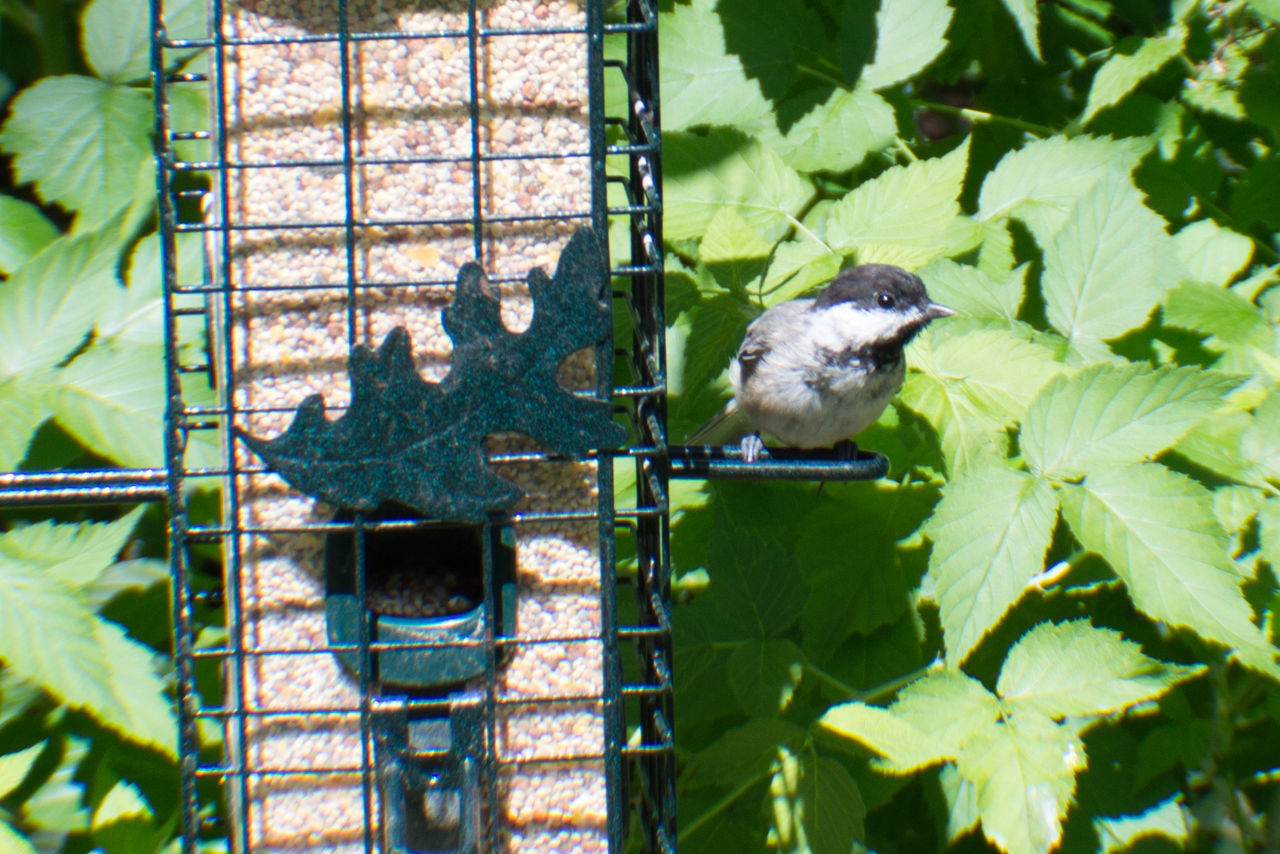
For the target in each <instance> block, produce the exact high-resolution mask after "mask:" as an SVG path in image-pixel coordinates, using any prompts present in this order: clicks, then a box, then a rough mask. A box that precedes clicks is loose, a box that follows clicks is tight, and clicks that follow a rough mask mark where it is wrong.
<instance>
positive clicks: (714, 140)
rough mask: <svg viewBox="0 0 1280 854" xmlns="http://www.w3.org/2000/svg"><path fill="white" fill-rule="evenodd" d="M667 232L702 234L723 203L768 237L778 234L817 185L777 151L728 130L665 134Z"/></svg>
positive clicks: (687, 235)
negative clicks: (705, 133) (784, 159)
mask: <svg viewBox="0 0 1280 854" xmlns="http://www.w3.org/2000/svg"><path fill="white" fill-rule="evenodd" d="M664 149H665V154H666V172H665V175H664V184H665V190H666V199H665V204H664V220H663V226H664V232H665V235H666V237H667V239H668V240H684V239H687V238H693V237H701V236H702V234H703V232H705V231H706V230H707V227H708V226H709V225H710V224H711V220H712V219H713V218H714V217H715V215H716V213H717V212H719V211H720V210H721V209H722V208H725V207H729V208H732V209H733V210H734V211H735V212H736V213H737V214H738V215H739V216H741V217H742V219H743V220H744V221H746V223H747V224H748V225H749V226H750V227H751V228H752V229H753V230H754V231H755V232H756V233H757V234H759V235H761V236H763V237H764V238H765V239H766V240H769V241H775V240H778V239H779V238H781V237H782V236H783V234H785V233H786V231H787V229H789V228H790V227H791V222H792V220H793V218H794V217H795V216H796V215H797V214H799V213H800V210H801V209H802V208H803V207H804V206H805V204H806V203H808V201H809V199H810V198H812V197H813V187H812V186H811V185H810V184H809V182H808V181H806V180H804V179H803V178H801V177H800V175H799V174H797V173H796V171H795V170H794V169H792V168H791V167H790V166H788V165H787V164H786V163H784V162H782V158H780V157H779V156H778V155H777V154H775V153H774V152H772V151H770V150H768V149H766V148H764V147H763V146H761V145H760V144H759V143H758V142H755V141H754V140H747V139H745V138H744V137H742V136H740V135H738V134H735V133H732V132H727V131H713V132H712V133H710V134H709V135H707V136H705V137H701V136H693V135H690V134H670V135H668V136H666V138H665V139H664Z"/></svg>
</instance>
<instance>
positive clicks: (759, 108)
mask: <svg viewBox="0 0 1280 854" xmlns="http://www.w3.org/2000/svg"><path fill="white" fill-rule="evenodd" d="M715 5H716V4H715V2H714V0H694V2H692V3H690V4H688V5H678V6H676V7H675V8H674V9H673V10H672V11H671V12H670V13H664V14H662V15H659V16H658V38H659V40H660V41H661V42H662V69H661V70H662V75H661V77H662V79H661V87H662V91H663V93H664V95H663V99H662V125H663V129H664V130H666V131H675V130H683V129H685V128H691V127H697V126H699V125H748V126H749V125H753V124H755V123H758V122H759V121H760V120H761V119H765V118H769V117H770V114H771V112H772V110H771V109H770V106H769V102H768V101H767V100H766V99H765V97H764V95H763V93H761V91H760V84H759V83H757V82H756V81H755V80H752V79H750V78H748V77H747V73H746V70H745V69H744V68H743V65H742V60H741V59H740V58H739V57H738V56H737V55H736V54H734V53H731V52H730V51H729V50H728V49H727V47H726V45H725V34H724V27H723V25H722V24H721V21H720V16H719V15H717V14H716V11H715ZM667 236H668V237H671V235H667ZM673 239H678V238H673Z"/></svg>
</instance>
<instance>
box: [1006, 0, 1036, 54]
mask: <svg viewBox="0 0 1280 854" xmlns="http://www.w3.org/2000/svg"><path fill="white" fill-rule="evenodd" d="M1003 2H1004V7H1005V8H1006V9H1008V10H1009V14H1010V15H1013V20H1014V21H1015V22H1017V24H1018V30H1019V31H1020V32H1021V33H1022V40H1023V41H1025V42H1026V43H1027V50H1029V51H1031V55H1032V56H1034V57H1035V58H1036V59H1040V39H1039V36H1037V34H1036V29H1037V27H1038V26H1039V24H1040V20H1039V17H1038V12H1037V11H1036V0H1003Z"/></svg>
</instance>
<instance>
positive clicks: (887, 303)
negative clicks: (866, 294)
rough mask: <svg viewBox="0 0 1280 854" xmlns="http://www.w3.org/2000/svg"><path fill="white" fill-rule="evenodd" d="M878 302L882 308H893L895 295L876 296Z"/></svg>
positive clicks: (881, 294)
mask: <svg viewBox="0 0 1280 854" xmlns="http://www.w3.org/2000/svg"><path fill="white" fill-rule="evenodd" d="M876 302H877V303H879V305H880V307H881V308H893V305H894V299H893V294H886V293H878V294H876Z"/></svg>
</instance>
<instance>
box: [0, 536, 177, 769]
mask: <svg viewBox="0 0 1280 854" xmlns="http://www.w3.org/2000/svg"><path fill="white" fill-rule="evenodd" d="M0 658H3V659H4V661H5V662H6V663H7V664H8V666H10V667H12V668H13V669H14V671H15V672H17V673H18V675H20V676H22V677H24V678H26V679H30V680H32V681H34V682H38V683H39V684H40V685H42V686H44V688H45V689H46V690H48V691H49V692H50V693H52V694H53V695H54V696H56V697H58V698H59V699H61V700H63V701H64V702H66V703H67V704H69V705H71V706H75V707H77V708H82V709H84V710H85V711H87V712H88V713H89V714H91V715H93V716H94V717H95V718H97V719H98V720H99V721H101V722H102V723H103V724H104V725H106V726H108V727H110V728H111V729H114V730H117V731H118V732H120V733H121V734H122V735H124V736H126V737H128V738H131V739H133V740H135V741H139V742H142V743H144V744H151V745H154V746H156V747H159V748H161V749H162V750H164V751H165V752H167V753H169V754H170V755H172V754H173V752H174V749H175V744H176V740H177V730H176V726H175V724H174V720H173V713H172V711H171V710H170V707H169V702H168V700H167V699H166V698H165V695H164V684H163V682H161V680H160V679H159V677H157V676H156V675H155V672H154V671H153V670H152V666H151V653H150V652H149V651H148V650H146V649H145V648H143V647H141V646H140V645H138V644H137V643H135V642H133V641H131V640H129V639H128V638H127V637H126V636H125V634H124V632H123V631H122V630H121V629H120V627H119V626H117V625H116V624H114V623H109V622H107V621H105V620H101V619H98V618H97V617H95V616H94V615H93V614H92V613H91V612H90V611H89V610H88V608H86V607H85V606H84V604H83V603H81V602H80V600H79V599H78V598H77V597H76V596H75V595H74V594H72V593H71V591H69V590H67V588H66V587H65V586H63V584H62V583H61V581H60V580H59V579H57V578H56V577H54V576H52V575H49V574H47V573H45V572H43V571H41V570H38V569H34V568H32V567H30V566H28V565H26V564H25V563H23V562H21V561H14V560H11V559H9V558H7V557H5V556H3V555H0Z"/></svg>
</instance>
